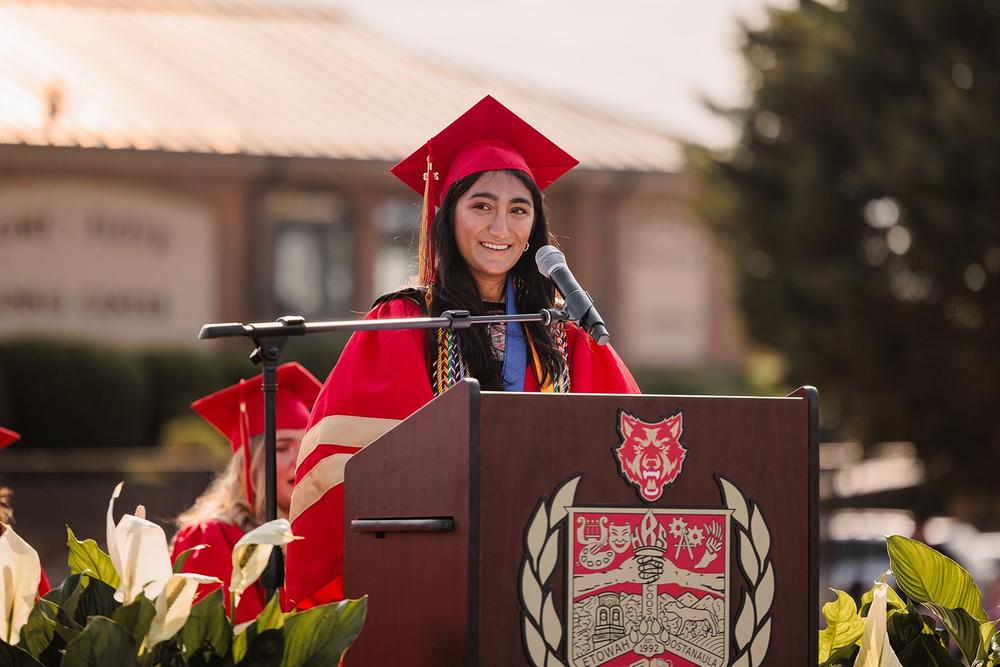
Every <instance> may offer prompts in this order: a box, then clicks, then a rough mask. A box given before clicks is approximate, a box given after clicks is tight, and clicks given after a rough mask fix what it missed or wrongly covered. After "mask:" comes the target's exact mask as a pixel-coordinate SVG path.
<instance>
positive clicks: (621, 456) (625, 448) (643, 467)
mask: <svg viewBox="0 0 1000 667" xmlns="http://www.w3.org/2000/svg"><path fill="white" fill-rule="evenodd" d="M683 431H684V415H683V413H681V412H680V411H677V412H676V413H674V414H673V415H671V416H669V417H665V418H664V419H661V420H660V421H657V422H646V421H643V420H641V419H639V418H638V417H636V416H635V415H631V414H629V413H627V412H625V411H624V410H619V412H618V435H619V438H620V442H619V443H618V445H617V446H616V447H615V448H614V449H613V451H614V454H615V460H617V461H618V470H619V471H620V472H621V475H622V477H624V478H625V480H626V481H627V482H628V483H629V484H631V485H632V486H634V487H635V488H636V490H637V491H638V492H639V497H640V498H642V499H643V500H645V501H646V502H647V503H652V502H655V501H657V500H659V498H660V496H661V495H662V494H663V489H664V488H666V487H667V486H669V485H671V484H673V483H674V481H675V480H676V479H677V477H678V476H679V475H680V474H681V470H682V469H683V467H684V459H685V457H686V456H687V449H685V448H684V445H682V444H681V434H682V433H683Z"/></svg>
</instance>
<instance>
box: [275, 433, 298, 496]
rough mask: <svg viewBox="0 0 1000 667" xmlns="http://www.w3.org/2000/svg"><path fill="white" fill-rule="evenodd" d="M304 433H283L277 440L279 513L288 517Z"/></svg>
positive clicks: (279, 434)
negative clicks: (297, 460) (296, 465)
mask: <svg viewBox="0 0 1000 667" xmlns="http://www.w3.org/2000/svg"><path fill="white" fill-rule="evenodd" d="M303 435H304V432H302V431H281V432H279V433H278V437H277V439H276V440H275V461H276V463H277V466H276V470H277V472H278V474H277V477H278V480H277V481H278V489H277V490H278V493H277V500H278V512H279V514H281V515H282V516H288V508H289V507H291V506H292V486H293V485H294V483H295V461H296V459H298V457H299V446H300V445H301V444H302V436H303Z"/></svg>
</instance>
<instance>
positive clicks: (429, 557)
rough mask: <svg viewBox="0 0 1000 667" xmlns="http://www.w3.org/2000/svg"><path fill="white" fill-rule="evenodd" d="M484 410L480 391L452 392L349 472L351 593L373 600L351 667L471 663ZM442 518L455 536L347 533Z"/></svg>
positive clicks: (358, 458)
mask: <svg viewBox="0 0 1000 667" xmlns="http://www.w3.org/2000/svg"><path fill="white" fill-rule="evenodd" d="M478 400H479V389H478V384H476V383H463V384H460V385H456V387H454V388H453V389H452V390H450V391H449V392H447V393H446V394H444V395H442V396H441V397H439V398H438V399H437V400H435V401H433V402H431V403H429V404H428V405H426V406H424V407H423V408H422V409H421V410H419V411H418V412H416V413H415V414H414V415H412V416H411V417H410V418H409V419H407V420H406V421H404V422H403V423H401V424H399V425H398V426H397V427H396V428H394V429H393V430H392V431H390V432H388V433H386V434H385V435H384V436H382V437H381V438H380V439H379V440H377V441H376V442H374V443H372V444H371V445H369V446H368V447H367V448H365V449H364V450H362V451H361V452H359V453H358V454H356V455H355V456H354V457H352V458H351V460H350V461H349V462H348V464H347V470H346V477H345V479H346V482H345V483H346V488H345V512H344V514H345V554H346V557H345V564H344V570H345V571H344V585H345V593H346V595H347V596H348V597H359V596H361V595H366V594H367V595H368V617H367V619H366V621H365V627H364V629H363V630H362V632H361V635H360V636H359V637H358V640H357V642H356V643H355V644H354V645H353V646H352V647H351V649H350V651H349V653H348V655H347V660H346V664H347V665H348V666H349V667H369V666H371V665H394V664H398V665H402V664H406V665H413V666H414V667H420V666H425V665H426V666H431V665H434V666H437V665H461V664H465V663H467V662H470V658H469V652H470V651H471V650H472V649H471V647H472V646H474V645H475V636H474V633H475V627H476V626H475V624H474V623H473V624H472V625H471V626H470V624H469V620H470V617H471V618H473V619H474V618H475V609H476V607H477V605H476V594H477V590H476V589H475V587H470V586H469V581H470V578H469V570H470V560H475V557H476V554H475V549H474V546H475V545H476V544H477V540H476V539H475V526H474V524H473V523H472V522H470V513H469V509H470V499H471V497H472V496H471V495H470V483H472V484H474V483H475V481H476V479H475V466H476V451H477V450H478V433H477V430H478V424H479V420H478ZM470 417H471V418H470ZM438 517H452V518H453V519H454V522H455V524H454V525H455V529H454V530H453V531H451V532H385V533H381V534H378V533H360V532H357V531H354V530H352V529H351V521H352V520H353V519H374V518H381V519H385V518H438ZM470 544H471V545H473V549H470ZM470 610H472V613H470Z"/></svg>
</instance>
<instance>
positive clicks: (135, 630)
mask: <svg viewBox="0 0 1000 667" xmlns="http://www.w3.org/2000/svg"><path fill="white" fill-rule="evenodd" d="M155 615H156V606H155V605H154V604H153V603H152V602H150V601H149V600H148V599H147V598H146V596H145V595H143V594H142V593H140V594H139V597H138V598H136V600H135V602H133V603H132V604H129V605H127V606H120V607H118V608H117V609H115V610H114V612H112V614H111V620H113V621H114V622H115V623H117V624H118V625H120V626H122V628H124V629H125V631H126V632H127V633H129V636H131V637H132V641H134V642H135V644H136V646H139V645H140V644H142V640H143V639H144V638H145V637H146V634H147V633H148V632H149V625H150V623H152V622H153V617H154V616H155Z"/></svg>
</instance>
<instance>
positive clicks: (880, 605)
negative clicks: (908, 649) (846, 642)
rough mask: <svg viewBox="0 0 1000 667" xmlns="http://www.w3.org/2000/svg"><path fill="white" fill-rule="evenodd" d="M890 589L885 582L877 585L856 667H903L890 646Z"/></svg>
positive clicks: (855, 662)
mask: <svg viewBox="0 0 1000 667" xmlns="http://www.w3.org/2000/svg"><path fill="white" fill-rule="evenodd" d="M888 588H889V586H888V585H887V584H885V583H884V582H879V583H876V584H875V596H874V599H873V600H872V604H871V606H870V607H869V608H868V616H867V617H866V618H865V630H864V633H863V634H862V635H861V651H860V652H858V657H857V659H856V660H855V661H854V667H902V665H901V664H900V662H899V658H898V657H896V654H895V653H894V652H893V650H892V646H891V645H890V644H889V632H888V630H887V629H886V609H885V608H886V596H887V595H888Z"/></svg>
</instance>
